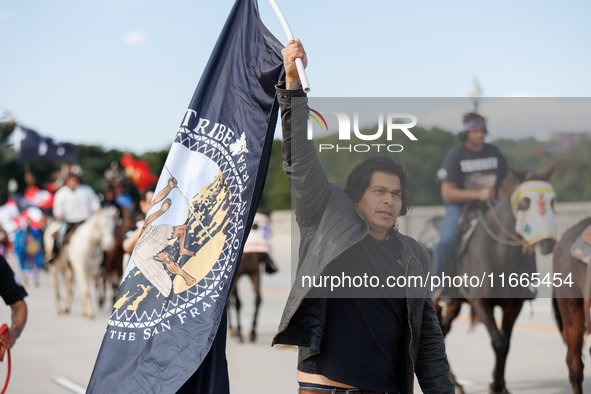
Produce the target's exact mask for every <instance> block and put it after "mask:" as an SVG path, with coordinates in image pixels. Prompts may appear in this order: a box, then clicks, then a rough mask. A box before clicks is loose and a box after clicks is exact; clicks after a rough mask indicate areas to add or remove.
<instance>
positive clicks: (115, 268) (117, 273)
mask: <svg viewBox="0 0 591 394" xmlns="http://www.w3.org/2000/svg"><path fill="white" fill-rule="evenodd" d="M121 214H122V216H123V218H122V219H119V221H118V223H117V226H116V227H115V234H114V239H115V243H114V245H113V248H112V249H111V250H109V251H107V252H105V254H104V260H103V264H102V265H101V267H100V271H99V274H98V276H97V280H96V287H97V290H98V302H99V307H100V308H102V306H103V304H104V303H105V299H106V297H107V283H110V284H111V289H112V297H113V299H112V301H113V302H112V304H111V306H112V305H114V304H115V301H116V300H117V294H118V293H119V284H120V283H121V279H122V277H123V255H124V254H125V252H124V251H123V240H124V239H125V234H126V233H127V230H128V229H129V228H131V227H132V226H133V224H134V221H133V217H132V216H131V214H130V212H129V208H127V207H126V208H121Z"/></svg>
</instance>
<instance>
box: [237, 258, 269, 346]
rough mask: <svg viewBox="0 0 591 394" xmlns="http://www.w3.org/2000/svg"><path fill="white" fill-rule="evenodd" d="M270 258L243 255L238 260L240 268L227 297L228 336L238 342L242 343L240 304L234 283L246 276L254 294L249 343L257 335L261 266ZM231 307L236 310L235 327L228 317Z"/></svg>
mask: <svg viewBox="0 0 591 394" xmlns="http://www.w3.org/2000/svg"><path fill="white" fill-rule="evenodd" d="M268 260H270V257H269V255H268V254H267V253H244V254H243V255H242V260H240V266H239V267H238V272H237V273H236V278H235V279H234V285H233V286H232V290H231V291H230V295H229V297H228V327H229V330H230V335H232V336H235V337H237V338H238V339H239V340H240V342H244V338H242V332H241V325H240V308H241V307H242V303H241V301H240V297H239V296H238V289H237V287H236V283H238V279H240V277H241V276H242V275H248V277H249V278H250V281H251V282H252V287H253V290H254V293H255V302H254V306H255V309H254V317H253V318H252V329H251V330H250V335H249V337H248V338H249V340H250V342H254V341H256V338H257V334H256V325H257V317H258V314H259V306H260V305H261V300H262V299H261V264H263V263H265V264H267V263H268ZM232 305H234V306H235V308H236V327H235V328H234V327H232V319H231V316H230V309H231V307H232Z"/></svg>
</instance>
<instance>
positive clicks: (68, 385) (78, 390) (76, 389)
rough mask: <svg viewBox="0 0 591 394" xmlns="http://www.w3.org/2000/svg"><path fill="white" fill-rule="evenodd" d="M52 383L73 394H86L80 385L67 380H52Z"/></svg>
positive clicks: (84, 388)
mask: <svg viewBox="0 0 591 394" xmlns="http://www.w3.org/2000/svg"><path fill="white" fill-rule="evenodd" d="M53 381H54V382H55V383H57V384H59V385H60V386H62V387H63V388H65V389H67V390H70V391H71V392H73V393H75V394H85V393H86V387H84V386H82V385H81V384H78V383H76V382H74V381H72V380H70V379H68V378H54V379H53Z"/></svg>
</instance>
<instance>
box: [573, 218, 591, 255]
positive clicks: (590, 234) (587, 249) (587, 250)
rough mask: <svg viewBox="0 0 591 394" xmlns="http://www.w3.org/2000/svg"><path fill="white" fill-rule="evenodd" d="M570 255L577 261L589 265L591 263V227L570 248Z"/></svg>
mask: <svg viewBox="0 0 591 394" xmlns="http://www.w3.org/2000/svg"><path fill="white" fill-rule="evenodd" d="M570 254H571V256H573V257H574V258H575V259H579V260H581V261H582V262H583V263H586V264H589V261H591V226H589V227H587V228H586V229H585V231H583V232H582V233H581V234H579V236H578V237H577V239H576V240H575V242H573V244H572V246H571V247H570Z"/></svg>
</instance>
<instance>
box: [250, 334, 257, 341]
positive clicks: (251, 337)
mask: <svg viewBox="0 0 591 394" xmlns="http://www.w3.org/2000/svg"><path fill="white" fill-rule="evenodd" d="M248 339H249V340H250V342H256V340H257V334H256V333H254V332H251V333H250V335H249V336H248Z"/></svg>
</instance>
